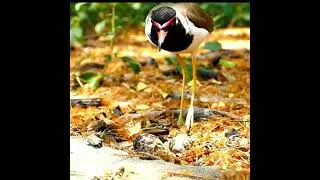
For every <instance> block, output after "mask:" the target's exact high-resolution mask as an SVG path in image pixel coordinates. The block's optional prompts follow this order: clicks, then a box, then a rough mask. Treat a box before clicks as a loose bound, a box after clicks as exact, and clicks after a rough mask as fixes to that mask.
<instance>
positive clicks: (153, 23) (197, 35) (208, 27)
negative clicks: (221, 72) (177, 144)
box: [145, 3, 214, 131]
mask: <svg viewBox="0 0 320 180" xmlns="http://www.w3.org/2000/svg"><path fill="white" fill-rule="evenodd" d="M213 25H214V22H213V19H212V17H211V16H210V15H209V14H207V13H206V12H205V11H204V10H202V9H201V8H200V6H199V5H198V4H197V3H160V4H158V5H156V6H155V7H153V8H152V9H151V10H150V11H149V13H148V15H147V17H146V19H145V35H146V37H147V39H148V40H149V42H150V43H151V44H153V45H154V46H156V47H157V48H158V50H159V52H160V51H161V50H164V51H167V52H171V53H173V54H175V55H176V58H177V60H178V63H179V64H180V66H181V68H182V87H181V100H180V111H179V119H178V121H177V124H178V126H183V125H185V127H186V128H187V129H188V131H189V130H190V129H191V127H192V125H193V120H194V107H193V104H194V98H195V93H196V81H197V77H196V56H195V55H196V53H197V51H198V50H199V48H200V45H201V43H202V42H204V41H205V40H206V39H207V38H208V37H209V35H210V34H211V33H212V32H213V30H214V27H213ZM185 53H188V54H190V55H191V59H192V76H193V78H192V89H191V100H190V104H189V108H188V113H187V116H186V120H185V121H184V120H183V119H182V110H183V102H184V87H185V78H186V72H187V68H186V63H185V62H184V61H183V59H182V58H181V54H185Z"/></svg>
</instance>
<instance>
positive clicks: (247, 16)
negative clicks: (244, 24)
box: [243, 12, 250, 21]
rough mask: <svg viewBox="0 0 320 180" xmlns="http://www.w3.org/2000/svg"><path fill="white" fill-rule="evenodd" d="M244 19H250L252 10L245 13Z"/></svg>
mask: <svg viewBox="0 0 320 180" xmlns="http://www.w3.org/2000/svg"><path fill="white" fill-rule="evenodd" d="M243 19H244V20H246V21H250V12H245V13H243Z"/></svg>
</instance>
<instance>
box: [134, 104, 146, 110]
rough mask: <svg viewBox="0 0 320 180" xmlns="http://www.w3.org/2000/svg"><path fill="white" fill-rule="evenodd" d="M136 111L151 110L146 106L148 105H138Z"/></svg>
mask: <svg viewBox="0 0 320 180" xmlns="http://www.w3.org/2000/svg"><path fill="white" fill-rule="evenodd" d="M136 109H137V110H146V109H149V106H148V105H146V104H138V105H137V106H136Z"/></svg>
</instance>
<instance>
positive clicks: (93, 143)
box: [87, 134, 102, 148]
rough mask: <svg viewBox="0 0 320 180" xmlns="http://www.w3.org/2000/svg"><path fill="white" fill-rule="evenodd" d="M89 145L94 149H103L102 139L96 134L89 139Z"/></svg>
mask: <svg viewBox="0 0 320 180" xmlns="http://www.w3.org/2000/svg"><path fill="white" fill-rule="evenodd" d="M87 143H88V144H89V145H90V146H93V147H98V148H100V147H102V139H100V138H99V137H97V136H96V135H95V134H91V135H90V136H88V137H87Z"/></svg>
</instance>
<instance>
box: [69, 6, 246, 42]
mask: <svg viewBox="0 0 320 180" xmlns="http://www.w3.org/2000/svg"><path fill="white" fill-rule="evenodd" d="M198 4H199V5H200V7H201V8H203V9H204V10H205V11H206V12H207V13H209V14H210V15H211V16H212V19H213V20H214V22H215V24H214V26H215V29H221V28H230V27H250V4H249V3H198ZM155 5H157V3H70V47H82V46H84V45H86V43H87V40H88V39H90V38H91V39H92V38H98V37H100V39H102V40H104V41H114V40H115V39H117V37H119V36H121V35H122V34H123V33H124V31H126V29H128V28H136V29H142V28H143V27H144V21H145V18H146V16H147V14H148V12H149V10H150V9H151V8H152V7H154V6H155Z"/></svg>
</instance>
